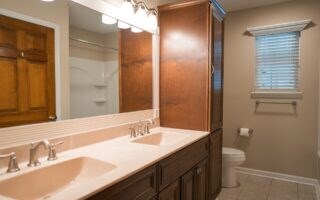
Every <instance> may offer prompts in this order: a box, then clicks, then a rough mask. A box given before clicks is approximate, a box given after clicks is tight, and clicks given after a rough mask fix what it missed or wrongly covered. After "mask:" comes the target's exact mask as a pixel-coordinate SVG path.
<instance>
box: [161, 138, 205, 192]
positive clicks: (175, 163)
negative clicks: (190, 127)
mask: <svg viewBox="0 0 320 200" xmlns="http://www.w3.org/2000/svg"><path fill="white" fill-rule="evenodd" d="M208 151H209V139H208V137H206V138H204V139H202V140H200V141H198V142H195V143H194V144H191V145H190V146H188V147H186V148H184V149H182V150H180V151H178V152H177V153H175V154H173V155H172V156H170V157H168V158H166V159H164V160H162V161H160V163H159V189H160V190H162V189H164V188H165V187H167V186H168V185H169V184H170V183H172V182H173V181H175V180H176V179H178V178H179V177H180V176H182V175H183V174H185V173H186V172H187V171H188V170H190V169H191V168H192V167H194V166H195V165H196V164H197V163H199V162H200V161H201V160H202V159H204V158H205V157H206V156H208Z"/></svg>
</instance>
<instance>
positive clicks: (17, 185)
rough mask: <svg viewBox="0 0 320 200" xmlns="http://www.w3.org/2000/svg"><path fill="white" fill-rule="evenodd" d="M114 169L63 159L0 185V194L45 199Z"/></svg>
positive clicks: (85, 160) (84, 159)
mask: <svg viewBox="0 0 320 200" xmlns="http://www.w3.org/2000/svg"><path fill="white" fill-rule="evenodd" d="M115 168H116V166H115V165H112V164H110V163H107V162H103V161H99V160H95V159H92V158H89V157H80V158H75V159H72V160H67V161H65V162H61V163H58V164H55V165H51V166H47V167H43V168H39V169H38V170H35V171H32V172H28V173H25V174H22V175H18V176H15V177H13V178H10V179H7V180H4V181H1V182H0V195H2V196H6V197H9V198H13V199H25V200H33V199H46V198H49V197H50V196H51V195H52V194H53V193H55V192H58V191H61V190H63V189H67V188H68V186H72V185H74V184H78V183H85V182H86V181H88V180H90V179H93V178H95V177H97V176H99V175H102V174H104V173H107V172H109V171H111V170H113V169H115Z"/></svg>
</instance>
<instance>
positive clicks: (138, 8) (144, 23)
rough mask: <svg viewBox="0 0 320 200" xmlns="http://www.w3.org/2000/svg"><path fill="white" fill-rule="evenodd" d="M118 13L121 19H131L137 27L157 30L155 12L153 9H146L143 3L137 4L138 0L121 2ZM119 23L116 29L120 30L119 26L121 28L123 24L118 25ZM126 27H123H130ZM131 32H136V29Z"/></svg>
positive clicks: (156, 13) (156, 14)
mask: <svg viewBox="0 0 320 200" xmlns="http://www.w3.org/2000/svg"><path fill="white" fill-rule="evenodd" d="M120 13H121V14H120V15H121V16H122V17H125V18H133V19H134V21H135V22H136V23H137V24H138V25H141V27H148V28H149V29H151V30H154V31H155V30H157V28H158V18H157V16H158V12H157V10H156V9H154V8H151V9H150V8H148V7H147V5H146V4H145V3H144V2H143V1H141V2H138V0H123V2H122V4H121V6H120ZM119 22H120V21H119ZM119 22H118V27H119V28H120V26H121V27H122V25H123V24H122V23H123V22H122V23H120V25H119ZM127 25H128V24H127ZM128 26H129V25H128ZM128 26H125V27H126V28H129V27H130V26H129V27H128ZM131 30H132V31H137V30H138V28H136V27H134V28H132V29H131Z"/></svg>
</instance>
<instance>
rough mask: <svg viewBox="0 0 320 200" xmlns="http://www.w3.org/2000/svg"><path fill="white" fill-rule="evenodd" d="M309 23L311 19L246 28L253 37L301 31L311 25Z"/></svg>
mask: <svg viewBox="0 0 320 200" xmlns="http://www.w3.org/2000/svg"><path fill="white" fill-rule="evenodd" d="M311 21H312V20H311V19H307V20H301V21H294V22H288V23H282V24H275V25H268V26H259V27H252V28H248V29H247V31H248V32H249V33H250V34H252V35H253V36H259V35H269V34H276V33H285V32H295V31H302V30H303V29H305V28H306V27H307V25H308V24H310V23H311Z"/></svg>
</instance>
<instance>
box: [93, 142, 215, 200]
mask: <svg viewBox="0 0 320 200" xmlns="http://www.w3.org/2000/svg"><path fill="white" fill-rule="evenodd" d="M208 155H209V137H205V138H203V139H201V140H199V141H197V142H195V143H193V144H191V145H189V146H187V147H185V148H184V149H182V150H180V151H178V152H176V153H174V154H173V155H171V156H169V157H167V158H165V159H163V160H161V161H160V162H158V163H157V164H155V165H153V166H151V167H149V168H147V169H145V170H142V171H141V172H138V173H137V174H135V175H133V176H131V177H129V178H127V179H125V180H123V181H121V182H120V183H118V184H116V185H114V186H111V187H109V188H107V189H105V190H103V191H101V192H99V193H97V194H95V195H94V196H92V197H90V198H88V199H90V200H102V199H108V200H131V199H135V200H155V199H159V200H188V199H190V200H206V199H208V183H209V180H208V178H209V174H208V173H209V167H208V166H209V160H208Z"/></svg>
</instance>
